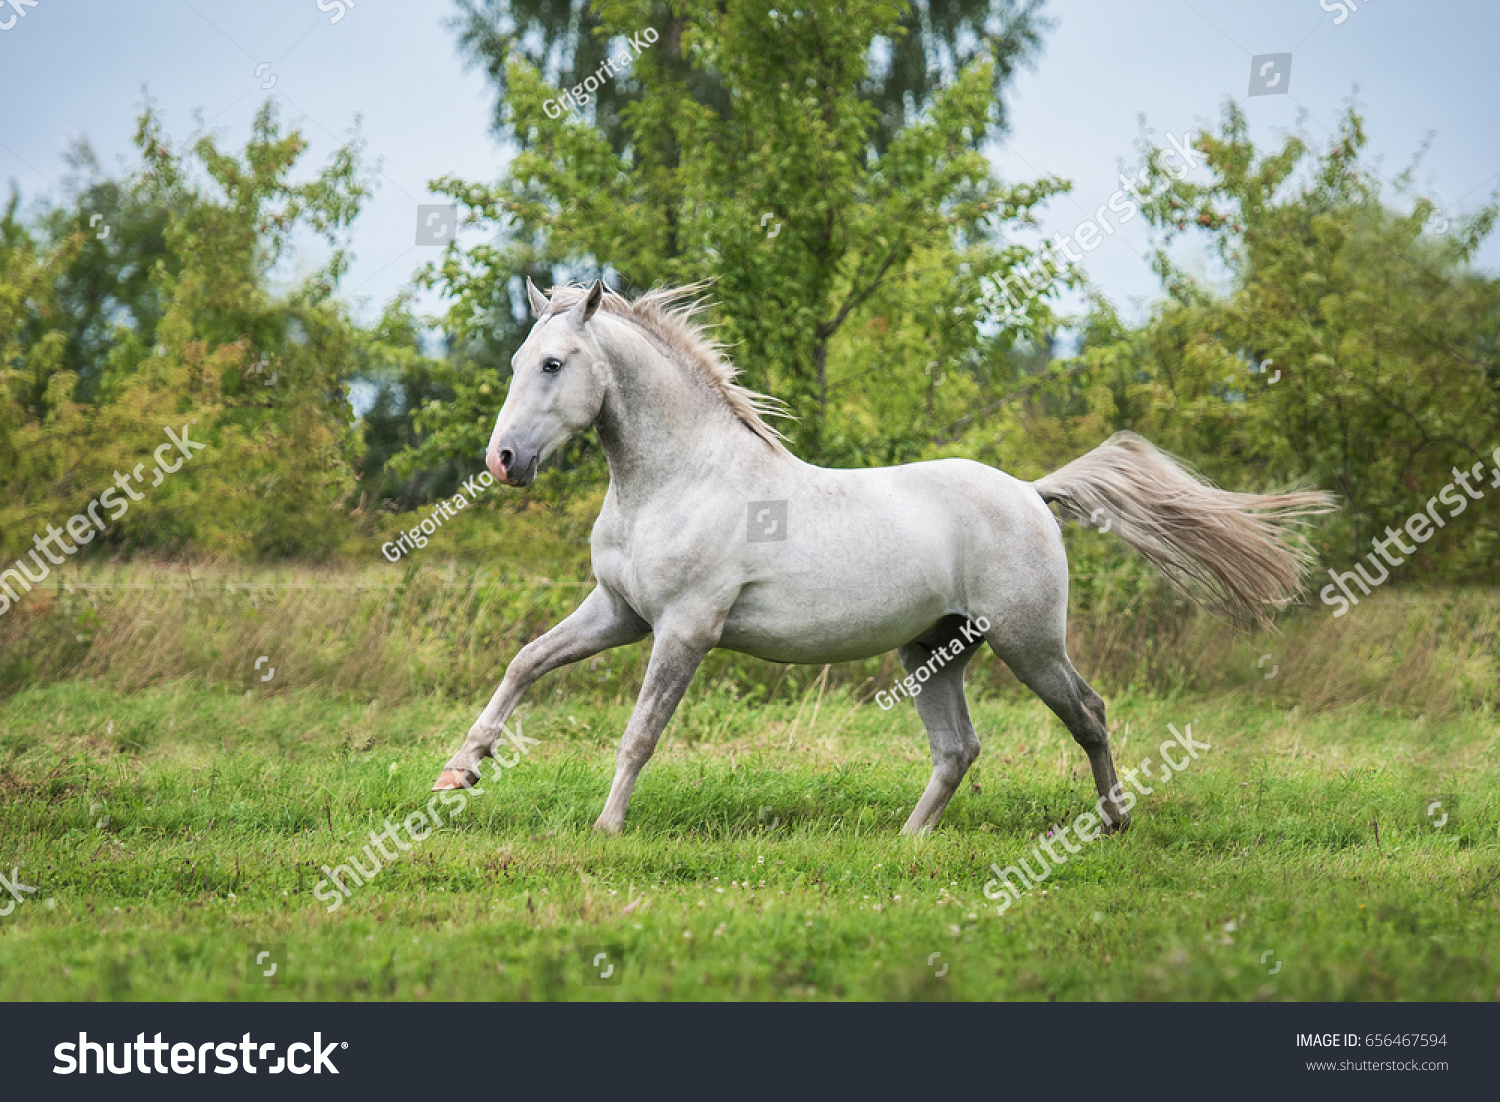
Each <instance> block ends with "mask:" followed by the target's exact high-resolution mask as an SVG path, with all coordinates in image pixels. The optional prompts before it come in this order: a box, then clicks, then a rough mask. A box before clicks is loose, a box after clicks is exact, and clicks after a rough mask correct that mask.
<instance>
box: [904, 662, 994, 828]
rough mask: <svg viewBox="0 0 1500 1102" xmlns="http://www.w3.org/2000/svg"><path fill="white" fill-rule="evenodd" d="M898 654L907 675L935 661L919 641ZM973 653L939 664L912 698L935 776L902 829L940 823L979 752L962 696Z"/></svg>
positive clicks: (928, 783) (976, 738)
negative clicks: (924, 734)
mask: <svg viewBox="0 0 1500 1102" xmlns="http://www.w3.org/2000/svg"><path fill="white" fill-rule="evenodd" d="M898 653H899V654H900V656H901V664H902V665H903V666H905V667H906V672H907V673H909V674H910V673H914V672H915V671H916V670H917V669H919V668H920V667H922V666H924V665H928V664H929V663H931V662H932V653H931V652H930V651H929V650H928V649H927V648H926V647H924V646H922V645H920V644H917V643H909V644H907V645H906V646H904V647H902V648H900V650H899V652H898ZM973 653H974V650H973V648H968V649H966V650H965V651H964V652H963V653H961V654H959V655H957V656H955V657H954V658H952V659H950V660H948V662H947V663H946V664H945V665H943V666H941V667H939V668H937V669H935V670H934V672H933V675H932V676H931V677H930V678H928V679H927V681H926V682H924V683H923V685H922V690H921V692H919V693H918V694H917V695H916V696H915V697H914V698H913V702H914V703H915V704H916V708H917V715H918V716H920V717H921V720H922V726H924V727H925V728H927V740H928V742H929V743H930V744H931V745H932V779H931V780H929V781H928V782H927V789H926V791H924V792H923V793H922V798H921V799H920V800H918V801H917V806H916V809H915V810H913V811H912V813H911V817H910V818H908V819H907V820H906V825H905V826H904V827H902V828H901V833H902V834H923V833H926V832H928V831H930V830H931V829H932V828H933V827H934V826H936V825H937V821H938V819H939V818H940V817H941V816H942V814H943V811H944V809H945V808H947V806H948V801H949V800H951V799H952V798H953V794H954V793H955V792H957V791H958V786H959V784H960V783H962V781H963V779H964V774H965V773H967V772H968V771H969V766H971V765H973V764H974V759H975V758H977V757H979V736H978V735H976V734H975V733H974V725H973V723H971V722H970V721H969V707H968V704H967V702H966V701H965V700H964V666H965V665H967V664H968V660H969V659H970V658H971V657H972V656H973Z"/></svg>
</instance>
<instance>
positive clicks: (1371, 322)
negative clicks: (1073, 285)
mask: <svg viewBox="0 0 1500 1102" xmlns="http://www.w3.org/2000/svg"><path fill="white" fill-rule="evenodd" d="M1247 130H1248V127H1247V124H1246V122H1245V119H1244V116H1243V115H1242V114H1241V113H1240V111H1239V110H1238V108H1236V107H1234V106H1233V105H1231V106H1230V107H1229V108H1228V109H1227V110H1226V113H1225V120H1224V124H1223V126H1222V128H1221V130H1220V132H1219V133H1218V134H1217V135H1207V136H1205V137H1204V138H1202V139H1201V141H1200V149H1201V151H1202V153H1203V155H1204V159H1205V161H1206V162H1207V167H1208V170H1209V179H1208V180H1207V181H1206V182H1193V181H1191V180H1189V181H1176V182H1174V183H1173V184H1172V185H1171V186H1170V187H1169V188H1167V189H1165V190H1164V191H1163V193H1162V194H1161V196H1160V197H1159V199H1158V200H1157V201H1156V202H1155V203H1154V204H1152V206H1151V207H1150V208H1149V209H1148V211H1147V217H1148V218H1150V219H1151V221H1152V222H1153V223H1154V224H1155V225H1156V226H1157V227H1159V228H1160V229H1161V230H1162V231H1164V247H1163V248H1162V249H1161V250H1160V251H1159V252H1158V265H1159V267H1160V269H1161V271H1162V272H1163V276H1164V280H1165V282H1166V285H1167V287H1168V289H1169V291H1170V292H1171V293H1172V297H1171V299H1170V300H1169V301H1168V302H1167V303H1165V304H1163V305H1162V306H1161V307H1160V308H1159V309H1158V311H1157V313H1156V315H1155V317H1154V318H1153V320H1152V323H1151V324H1150V325H1148V326H1147V327H1146V328H1145V329H1144V330H1143V331H1142V332H1141V333H1139V334H1137V335H1134V336H1133V337H1132V338H1131V339H1130V340H1129V341H1128V342H1127V343H1126V346H1125V347H1124V348H1121V347H1120V346H1118V345H1117V346H1116V353H1117V354H1119V355H1123V356H1126V357H1129V356H1130V355H1131V353H1132V352H1133V353H1134V354H1135V356H1136V357H1139V359H1138V360H1137V362H1140V360H1144V361H1145V362H1148V363H1150V364H1151V367H1150V368H1149V375H1148V378H1146V379H1142V380H1139V381H1138V382H1137V383H1136V384H1135V386H1134V387H1131V388H1128V390H1127V393H1128V402H1129V405H1130V406H1133V407H1134V408H1137V409H1141V411H1142V413H1143V417H1142V420H1141V422H1140V423H1141V424H1142V425H1144V426H1149V429H1148V431H1152V432H1154V433H1155V434H1156V437H1157V438H1159V439H1160V441H1161V443H1163V444H1164V445H1166V446H1169V447H1172V448H1174V449H1175V450H1178V451H1179V452H1182V453H1183V454H1188V455H1193V456H1200V457H1202V459H1203V463H1204V466H1205V468H1206V469H1207V470H1208V471H1210V472H1211V473H1214V474H1217V475H1219V476H1221V477H1224V478H1226V479H1227V480H1230V481H1233V482H1235V483H1237V484H1240V485H1244V486H1246V487H1247V488H1259V487H1260V486H1264V485H1266V484H1269V483H1272V482H1288V481H1292V480H1307V481H1311V482H1313V483H1316V484H1317V485H1320V486H1323V487H1327V488H1329V489H1335V490H1337V491H1338V492H1339V493H1340V494H1341V495H1342V496H1343V498H1344V499H1345V501H1346V503H1347V509H1346V510H1345V511H1344V513H1343V515H1342V516H1341V517H1340V519H1339V520H1338V521H1337V522H1336V523H1335V524H1334V526H1332V527H1331V528H1330V529H1329V532H1328V535H1327V537H1326V539H1327V547H1328V550H1329V554H1330V557H1332V558H1334V559H1337V560H1342V559H1344V558H1346V557H1353V556H1357V555H1362V554H1364V553H1365V552H1366V551H1367V549H1368V541H1369V539H1370V537H1372V536H1376V535H1380V534H1381V533H1382V532H1383V531H1384V530H1385V528H1386V526H1387V525H1394V526H1398V527H1399V526H1400V525H1401V524H1402V523H1403V522H1404V521H1405V520H1406V518H1407V517H1408V516H1409V515H1410V514H1412V513H1417V512H1421V511H1422V510H1423V509H1424V508H1425V505H1426V502H1427V500H1428V499H1429V498H1430V497H1432V496H1433V495H1436V494H1437V493H1438V492H1439V490H1441V489H1442V488H1443V487H1444V486H1445V485H1447V483H1448V482H1449V481H1450V480H1451V479H1452V474H1451V471H1452V469H1453V468H1455V467H1457V468H1459V469H1460V470H1467V469H1468V468H1469V467H1470V466H1471V465H1472V464H1473V463H1474V462H1475V461H1476V460H1479V459H1484V460H1485V461H1486V466H1487V467H1488V466H1490V465H1491V464H1490V462H1489V457H1490V454H1491V452H1492V451H1493V449H1495V447H1496V446H1497V445H1500V362H1497V360H1496V357H1495V347H1496V337H1497V335H1500V287H1497V284H1496V282H1495V281H1494V280H1493V279H1491V278H1488V277H1486V276H1484V275H1482V274H1480V273H1478V272H1476V271H1474V270H1473V269H1472V267H1471V266H1470V261H1471V260H1472V259H1473V256H1474V252H1475V250H1476V249H1477V248H1478V246H1479V244H1480V243H1481V241H1482V240H1483V239H1484V238H1485V237H1486V236H1487V235H1488V233H1489V232H1490V230H1491V229H1492V227H1493V224H1494V220H1495V215H1496V207H1495V205H1494V204H1490V205H1487V206H1485V207H1484V208H1482V209H1481V210H1480V211H1479V212H1477V213H1476V214H1474V215H1472V216H1470V217H1469V218H1468V219H1466V220H1463V221H1461V222H1458V223H1457V224H1456V225H1454V226H1453V227H1452V228H1451V230H1450V232H1449V233H1447V234H1446V235H1444V236H1437V235H1434V234H1433V233H1432V232H1430V228H1429V227H1428V222H1429V216H1430V215H1431V213H1432V209H1433V208H1432V204H1431V203H1430V202H1429V201H1428V200H1426V199H1420V198H1419V199H1418V200H1417V201H1416V202H1415V203H1414V204H1413V206H1412V209H1411V211H1410V212H1409V213H1401V212H1399V211H1396V210H1393V209H1391V208H1390V207H1389V206H1387V205H1386V203H1385V202H1384V201H1383V197H1382V190H1383V189H1382V187H1381V182H1380V180H1379V178H1378V177H1377V176H1375V175H1374V174H1373V173H1371V172H1370V171H1369V170H1367V169H1366V168H1364V167H1363V166H1362V165H1361V163H1360V160H1359V156H1360V151H1361V149H1362V148H1363V146H1364V143H1365V135H1364V125H1363V120H1362V119H1361V118H1360V117H1359V116H1358V114H1356V113H1355V112H1354V111H1353V110H1352V109H1350V110H1349V112H1348V113H1347V114H1346V115H1345V117H1344V119H1343V121H1342V124H1341V126H1340V128H1339V132H1338V133H1337V134H1335V135H1334V136H1333V137H1332V138H1331V139H1330V140H1329V143H1328V146H1327V148H1326V149H1324V150H1321V151H1317V150H1314V149H1313V148H1312V147H1311V146H1309V145H1308V144H1307V143H1306V142H1305V141H1304V140H1303V139H1301V138H1299V137H1297V136H1290V137H1288V138H1286V139H1285V140H1284V141H1283V143H1282V145H1281V147H1280V148H1279V149H1276V150H1272V151H1270V152H1267V153H1258V152H1257V151H1256V150H1255V149H1254V148H1253V146H1252V145H1251V143H1250V140H1249V137H1248V134H1247ZM1408 179H1409V173H1408V174H1406V175H1405V176H1403V178H1401V179H1398V181H1397V184H1398V186H1399V185H1402V184H1404V183H1405V182H1406V180H1408ZM1194 226H1200V227H1204V228H1206V229H1207V230H1208V231H1209V232H1210V233H1211V234H1212V235H1213V241H1214V245H1215V248H1216V249H1217V251H1218V253H1219V255H1220V257H1221V258H1222V259H1223V261H1224V263H1225V264H1226V265H1227V266H1228V268H1229V270H1230V271H1231V273H1232V276H1233V283H1232V287H1231V289H1230V291H1229V293H1228V294H1227V295H1226V296H1223V297H1219V296H1215V295H1212V294H1209V293H1207V292H1206V291H1205V290H1204V289H1203V288H1201V287H1198V286H1195V285H1193V284H1192V283H1191V282H1190V281H1189V280H1187V279H1186V278H1185V277H1184V276H1183V275H1182V273H1181V272H1179V271H1177V270H1176V269H1175V268H1174V267H1173V265H1172V263H1171V261H1170V259H1169V258H1168V255H1167V252H1166V249H1165V243H1168V242H1170V241H1171V240H1172V239H1173V238H1175V237H1177V236H1178V235H1180V234H1183V233H1185V232H1187V231H1188V230H1189V229H1190V228H1191V227H1194ZM1127 349H1128V350H1129V351H1127ZM1262 367H1263V368H1264V369H1263V370H1259V371H1256V370H1254V369H1256V368H1262ZM1277 371H1279V372H1280V377H1279V378H1278V379H1276V380H1275V382H1272V381H1271V380H1272V378H1273V377H1274V374H1275V372H1277ZM1454 527H1455V530H1454V531H1452V532H1450V533H1447V534H1445V536H1444V537H1443V538H1441V539H1439V540H1436V541H1434V542H1433V543H1431V544H1429V545H1427V546H1425V547H1424V548H1423V549H1422V551H1421V553H1420V556H1419V561H1420V562H1422V563H1423V565H1424V566H1425V567H1428V568H1433V567H1436V568H1438V569H1439V570H1443V571H1446V572H1448V573H1449V575H1450V576H1464V575H1470V574H1473V573H1474V572H1475V571H1480V572H1482V573H1484V574H1490V573H1491V571H1492V568H1493V564H1494V560H1495V549H1496V541H1497V538H1500V516H1496V515H1494V514H1493V512H1483V511H1478V512H1476V515H1474V516H1472V517H1470V518H1468V519H1466V520H1465V521H1464V522H1463V523H1462V524H1461V525H1455V526H1454Z"/></svg>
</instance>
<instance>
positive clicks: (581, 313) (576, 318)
mask: <svg viewBox="0 0 1500 1102" xmlns="http://www.w3.org/2000/svg"><path fill="white" fill-rule="evenodd" d="M603 298H604V280H602V279H596V280H594V285H593V286H592V287H590V288H589V293H588V294H586V295H584V296H583V297H582V298H581V299H579V300H578V303H577V304H576V305H575V306H574V307H573V309H571V310H569V311H568V321H570V322H572V323H573V325H574V326H575V327H576V328H579V329H582V328H583V324H584V322H586V321H588V320H589V318H591V317H593V316H594V311H595V310H597V309H599V303H600V302H601V301H602V300H603Z"/></svg>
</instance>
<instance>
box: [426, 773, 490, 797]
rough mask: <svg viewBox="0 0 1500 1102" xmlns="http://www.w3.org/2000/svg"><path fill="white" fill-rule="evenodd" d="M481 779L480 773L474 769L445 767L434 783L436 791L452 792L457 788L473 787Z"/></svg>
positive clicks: (433, 788)
mask: <svg viewBox="0 0 1500 1102" xmlns="http://www.w3.org/2000/svg"><path fill="white" fill-rule="evenodd" d="M478 780H479V774H478V773H475V772H474V771H473V770H472V769H444V770H443V773H442V775H441V776H440V777H438V779H437V781H436V782H434V783H433V786H432V790H433V791H434V792H452V791H453V790H454V789H455V788H472V787H474V784H475V782H477V781H478Z"/></svg>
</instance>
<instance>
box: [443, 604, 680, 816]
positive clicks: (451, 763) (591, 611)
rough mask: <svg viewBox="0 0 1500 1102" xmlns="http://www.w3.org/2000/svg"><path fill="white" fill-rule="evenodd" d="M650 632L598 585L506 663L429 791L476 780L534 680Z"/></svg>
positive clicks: (627, 608)
mask: <svg viewBox="0 0 1500 1102" xmlns="http://www.w3.org/2000/svg"><path fill="white" fill-rule="evenodd" d="M650 630H651V628H650V625H649V624H647V623H646V622H645V621H644V620H642V619H641V618H640V617H639V616H637V615H636V614H635V613H634V612H633V611H632V610H631V609H630V607H629V606H628V605H626V604H625V602H624V601H622V600H621V599H620V598H619V597H617V596H616V595H615V594H613V593H611V592H610V591H609V590H607V589H605V588H604V587H603V586H598V587H596V588H595V589H594V590H593V591H592V592H591V593H589V595H588V596H587V597H585V598H584V599H583V603H582V604H581V605H579V606H578V607H577V608H576V609H574V610H573V613H572V615H570V616H569V617H568V618H567V619H565V620H563V621H562V622H561V623H559V624H558V625H557V626H556V627H554V628H552V630H550V631H548V632H546V633H545V634H543V635H540V636H538V637H537V638H536V639H533V640H532V641H531V642H530V643H527V644H526V645H525V646H524V647H522V648H521V649H520V651H519V652H518V653H517V654H516V656H515V658H513V659H512V660H511V663H510V665H509V666H507V667H506V669H505V678H504V680H502V681H501V682H500V687H499V688H498V689H496V690H495V695H494V696H493V697H491V698H490V702H489V704H488V705H487V706H486V707H485V709H484V711H483V712H481V713H480V715H479V718H478V719H477V720H475V722H474V726H473V727H471V728H469V737H468V738H467V739H465V740H464V744H463V746H462V747H460V748H459V751H458V753H456V754H454V755H453V757H451V758H449V759H448V764H447V765H445V766H444V767H443V772H442V774H441V775H440V776H439V777H438V779H437V783H435V784H434V785H433V786H432V790H433V791H434V792H445V791H447V790H449V789H454V788H467V787H469V786H471V785H473V784H474V783H475V782H477V781H478V780H479V763H480V761H481V760H483V759H484V758H486V757H488V756H489V755H490V753H491V751H492V749H493V748H494V745H495V742H496V740H498V739H499V737H500V734H501V732H502V731H503V730H504V728H505V721H506V720H507V719H509V718H510V714H511V712H513V711H514V710H515V707H516V705H517V704H519V703H520V702H521V697H522V695H523V694H524V693H525V692H526V690H527V689H529V688H530V687H531V685H532V683H533V682H534V681H536V680H537V678H539V677H541V676H542V675H543V674H545V673H549V672H551V671H552V670H555V669H557V668H558V667H559V666H566V665H568V664H569V663H570V662H577V661H579V660H580V659H584V658H588V657H590V656H592V655H595V654H598V653H599V652H600V651H602V650H608V649H610V648H611V647H619V646H624V645H625V644H626V643H634V642H635V641H636V640H638V639H644V638H645V637H646V636H647V635H648V634H649V633H650Z"/></svg>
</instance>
